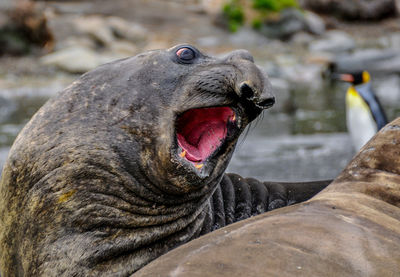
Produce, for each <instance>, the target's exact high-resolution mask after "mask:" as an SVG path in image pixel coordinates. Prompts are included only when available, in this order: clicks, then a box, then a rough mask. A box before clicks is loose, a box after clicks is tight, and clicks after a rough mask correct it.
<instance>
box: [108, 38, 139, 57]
mask: <svg viewBox="0 0 400 277" xmlns="http://www.w3.org/2000/svg"><path fill="white" fill-rule="evenodd" d="M110 50H111V52H112V53H115V54H118V55H122V56H134V55H136V54H138V53H139V49H138V47H137V46H136V44H134V43H132V42H130V41H127V40H117V41H114V42H113V43H112V44H111V46H110Z"/></svg>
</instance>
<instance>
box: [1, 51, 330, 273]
mask: <svg viewBox="0 0 400 277" xmlns="http://www.w3.org/2000/svg"><path fill="white" fill-rule="evenodd" d="M273 103H274V98H273V96H272V95H271V86H270V83H269V81H268V79H267V77H266V76H265V75H264V74H263V73H262V72H261V71H260V70H259V68H258V67H257V66H256V65H255V64H254V62H253V58H252V56H251V55H250V54H249V53H248V52H247V51H245V50H237V51H234V52H231V53H230V54H228V55H227V56H226V57H223V58H214V57H210V56H207V55H205V54H203V53H201V52H200V51H199V50H197V49H196V48H194V47H192V46H189V45H180V46H176V47H172V48H170V49H167V50H157V51H149V52H146V53H143V54H140V55H137V56H135V57H132V58H127V59H124V60H120V61H116V62H113V63H110V64H106V65H103V66H101V67H99V68H97V69H95V70H93V71H91V72H88V73H86V74H84V75H83V76H82V77H81V78H79V79H78V80H77V81H76V82H75V83H73V84H72V85H71V86H69V87H68V88H66V89H65V90H64V91H62V92H61V93H60V94H59V95H58V96H57V97H55V98H54V99H52V100H50V101H49V102H47V103H46V104H45V105H44V106H43V107H42V108H41V109H40V110H39V111H38V113H37V114H36V115H35V116H34V117H33V118H32V119H31V121H30V122H29V123H28V124H27V125H26V126H25V128H24V129H23V130H22V131H21V133H20V134H19V136H18V138H17V139H16V141H15V142H14V145H13V146H12V148H11V151H10V154H9V157H8V160H7V162H6V165H5V167H4V170H3V173H2V179H1V182H0V199H1V202H0V270H1V275H2V276H3V277H7V276H129V275H130V274H132V273H133V272H135V271H136V270H138V269H139V268H141V267H142V266H143V265H145V264H146V263H148V262H149V261H151V260H153V259H155V258H156V257H158V256H160V255H161V254H163V253H165V252H167V251H168V250H170V249H172V248H174V247H177V246H178V245H181V244H183V243H185V242H188V241H190V240H192V239H193V238H196V237H198V236H200V235H202V234H205V233H208V232H210V231H212V230H214V229H218V228H220V227H223V226H225V225H227V224H229V223H233V222H235V221H238V220H242V219H245V218H247V217H250V216H252V215H255V214H259V213H262V212H264V211H268V210H272V209H275V208H278V207H282V206H285V205H290V204H293V203H296V202H301V201H304V200H306V199H309V198H310V197H311V196H313V195H314V194H316V193H317V192H318V191H320V190H321V189H322V188H324V187H325V186H326V185H327V182H319V183H318V182H317V183H309V184H279V183H261V182H258V181H256V180H254V179H243V178H241V177H240V176H237V175H224V171H225V168H226V166H227V164H228V162H229V160H230V157H231V156H232V153H233V150H234V148H235V145H236V142H237V139H238V137H239V135H240V134H241V132H242V131H243V130H244V128H245V127H246V126H247V125H248V123H249V122H251V121H252V120H253V119H255V118H256V117H257V116H258V115H259V114H260V113H261V111H262V110H263V109H266V108H268V107H270V106H272V104H273Z"/></svg>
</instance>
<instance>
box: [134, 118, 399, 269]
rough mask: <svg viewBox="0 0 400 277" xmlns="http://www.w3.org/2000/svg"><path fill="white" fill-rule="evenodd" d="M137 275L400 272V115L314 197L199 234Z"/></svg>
mask: <svg viewBox="0 0 400 277" xmlns="http://www.w3.org/2000/svg"><path fill="white" fill-rule="evenodd" d="M135 276H400V118H398V119H397V120H395V121H393V122H392V123H390V124H389V125H387V126H386V127H384V128H383V129H382V130H381V131H380V133H378V135H377V136H375V137H374V138H373V139H372V140H371V141H370V142H369V143H368V144H367V145H366V146H364V147H363V148H362V150H361V151H360V153H359V154H358V155H357V156H356V157H355V158H354V159H353V161H352V162H350V164H349V165H348V166H347V168H346V169H345V170H344V171H343V172H342V173H341V174H340V175H339V177H337V179H336V180H335V181H334V182H333V183H332V184H330V185H329V186H328V188H326V189H325V190H323V191H322V192H321V193H319V194H318V195H317V196H315V197H313V198H312V199H311V200H309V201H307V202H304V203H301V204H298V205H294V206H291V207H285V208H282V209H279V210H275V211H272V212H270V213H266V214H263V215H260V216H257V217H253V218H251V219H247V220H244V221H241V222H239V223H236V224H233V225H230V226H227V227H225V228H222V229H220V230H217V231H215V232H213V233H211V234H208V235H206V236H204V237H201V238H199V239H196V240H194V241H192V242H190V243H188V244H186V245H184V246H182V247H179V248H178V249H175V250H173V251H171V252H169V253H167V254H166V255H164V256H163V257H161V258H159V259H158V260H156V261H154V262H152V263H150V264H149V265H148V266H146V267H144V268H143V269H141V270H140V271H139V272H137V275H135Z"/></svg>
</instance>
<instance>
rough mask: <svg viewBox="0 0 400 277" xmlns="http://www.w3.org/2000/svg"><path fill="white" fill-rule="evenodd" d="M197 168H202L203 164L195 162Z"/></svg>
mask: <svg viewBox="0 0 400 277" xmlns="http://www.w3.org/2000/svg"><path fill="white" fill-rule="evenodd" d="M194 166H195V167H196V168H197V169H200V168H202V167H203V166H204V164H195V165H194Z"/></svg>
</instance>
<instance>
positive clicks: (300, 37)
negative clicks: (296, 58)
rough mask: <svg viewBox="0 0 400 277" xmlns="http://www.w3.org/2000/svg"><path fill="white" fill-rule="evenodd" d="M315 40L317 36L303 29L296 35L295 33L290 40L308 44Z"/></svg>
mask: <svg viewBox="0 0 400 277" xmlns="http://www.w3.org/2000/svg"><path fill="white" fill-rule="evenodd" d="M314 40H315V37H314V36H313V35H311V34H309V33H306V32H304V31H302V32H298V33H296V34H295V35H293V37H292V38H291V40H290V41H291V42H292V43H295V44H300V45H305V46H307V45H309V44H310V43H311V42H312V41H314Z"/></svg>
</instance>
